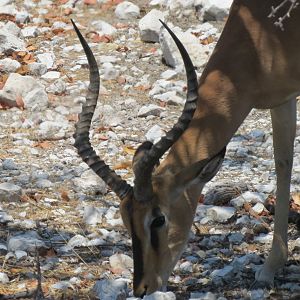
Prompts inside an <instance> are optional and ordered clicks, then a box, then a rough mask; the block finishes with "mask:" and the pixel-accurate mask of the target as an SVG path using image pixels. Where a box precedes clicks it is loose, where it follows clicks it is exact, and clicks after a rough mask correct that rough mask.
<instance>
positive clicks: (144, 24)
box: [139, 9, 166, 43]
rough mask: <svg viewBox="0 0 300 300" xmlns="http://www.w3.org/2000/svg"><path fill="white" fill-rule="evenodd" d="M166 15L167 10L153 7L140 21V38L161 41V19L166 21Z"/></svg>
mask: <svg viewBox="0 0 300 300" xmlns="http://www.w3.org/2000/svg"><path fill="white" fill-rule="evenodd" d="M165 15H166V13H165V12H162V11H160V10H157V9H152V10H151V11H150V12H149V13H148V14H146V15H145V16H144V17H143V18H142V19H141V20H140V21H139V30H140V38H141V40H142V41H144V42H155V43H156V42H158V41H159V33H160V29H161V27H162V24H161V23H160V22H159V19H161V20H162V21H164V20H165Z"/></svg>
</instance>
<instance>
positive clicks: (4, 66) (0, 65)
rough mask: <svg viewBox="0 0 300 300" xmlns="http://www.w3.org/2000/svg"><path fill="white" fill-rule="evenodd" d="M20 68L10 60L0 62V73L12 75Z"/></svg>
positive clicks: (16, 62) (14, 61)
mask: <svg viewBox="0 0 300 300" xmlns="http://www.w3.org/2000/svg"><path fill="white" fill-rule="evenodd" d="M20 67H21V64H20V63H19V62H18V61H16V60H14V59H11V58H4V59H1V60H0V71H1V72H4V73H13V72H15V71H16V70H17V69H19V68H20Z"/></svg>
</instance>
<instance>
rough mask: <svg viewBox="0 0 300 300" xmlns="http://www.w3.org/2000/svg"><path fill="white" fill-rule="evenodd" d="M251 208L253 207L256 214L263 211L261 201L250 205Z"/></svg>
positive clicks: (263, 207)
mask: <svg viewBox="0 0 300 300" xmlns="http://www.w3.org/2000/svg"><path fill="white" fill-rule="evenodd" d="M252 209H253V210H254V211H255V212H256V213H257V214H261V213H262V212H263V211H264V209H265V206H264V205H263V204H262V203H260V202H258V203H256V204H255V205H254V206H253V207H252Z"/></svg>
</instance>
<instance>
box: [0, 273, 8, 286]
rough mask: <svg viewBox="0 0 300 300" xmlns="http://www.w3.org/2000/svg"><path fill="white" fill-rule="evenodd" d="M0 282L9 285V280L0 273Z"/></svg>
mask: <svg viewBox="0 0 300 300" xmlns="http://www.w3.org/2000/svg"><path fill="white" fill-rule="evenodd" d="M0 282H1V283H3V284H6V283H9V278H8V276H7V274H6V273H3V272H0Z"/></svg>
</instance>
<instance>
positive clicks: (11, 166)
mask: <svg viewBox="0 0 300 300" xmlns="http://www.w3.org/2000/svg"><path fill="white" fill-rule="evenodd" d="M2 168H3V169H4V170H19V167H18V165H17V164H16V163H15V162H14V160H13V159H10V158H7V159H4V160H3V162H2Z"/></svg>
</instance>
